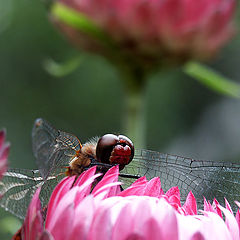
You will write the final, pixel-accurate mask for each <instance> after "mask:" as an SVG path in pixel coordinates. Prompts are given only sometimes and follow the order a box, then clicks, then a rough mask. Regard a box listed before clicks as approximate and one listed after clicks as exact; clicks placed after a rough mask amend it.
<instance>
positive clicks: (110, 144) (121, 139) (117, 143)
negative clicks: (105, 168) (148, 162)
mask: <svg viewBox="0 0 240 240" xmlns="http://www.w3.org/2000/svg"><path fill="white" fill-rule="evenodd" d="M96 156H97V160H98V161H99V162H102V163H107V164H119V169H120V170H122V169H123V168H124V166H125V165H127V164H129V163H130V162H131V161H132V159H133V156H134V146H133V143H132V141H131V140H130V139H129V138H128V137H126V136H124V135H118V136H117V135H114V134H105V135H104V136H102V137H101V138H99V140H98V143H97V148H96Z"/></svg>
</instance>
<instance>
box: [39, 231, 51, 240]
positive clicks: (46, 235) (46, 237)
mask: <svg viewBox="0 0 240 240" xmlns="http://www.w3.org/2000/svg"><path fill="white" fill-rule="evenodd" d="M39 240H54V238H53V236H52V235H51V234H50V233H49V232H48V231H46V230H45V231H44V232H43V233H42V235H41V237H40V239H39Z"/></svg>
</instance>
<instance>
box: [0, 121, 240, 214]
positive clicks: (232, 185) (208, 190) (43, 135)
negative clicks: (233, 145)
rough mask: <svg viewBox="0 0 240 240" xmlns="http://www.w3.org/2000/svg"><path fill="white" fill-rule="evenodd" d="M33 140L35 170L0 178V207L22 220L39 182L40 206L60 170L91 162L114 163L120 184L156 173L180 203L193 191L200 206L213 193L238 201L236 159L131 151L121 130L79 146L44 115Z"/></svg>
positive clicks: (74, 171)
mask: <svg viewBox="0 0 240 240" xmlns="http://www.w3.org/2000/svg"><path fill="white" fill-rule="evenodd" d="M109 137H110V138H109ZM32 145H33V153H34V155H35V158H36V163H37V165H38V169H37V170H29V169H11V168H10V169H8V171H7V172H6V173H5V174H4V177H3V178H2V179H1V180H0V195H1V196H2V197H1V199H0V206H1V207H2V208H4V209H5V210H7V211H9V212H11V213H12V214H14V215H15V216H17V217H19V218H21V219H24V217H25V215H26V211H27V208H28V205H29V203H30V201H31V198H32V196H33V194H34V193H35V191H36V190H37V189H38V188H39V187H41V192H40V200H41V203H42V206H46V205H47V203H48V200H49V198H50V195H51V192H52V191H53V189H54V187H55V186H56V185H57V183H58V182H59V181H60V180H61V179H62V178H63V177H64V176H65V175H68V176H72V175H79V174H81V172H83V171H84V170H86V169H88V168H90V167H91V166H94V165H96V166H97V169H98V171H99V172H102V173H105V172H106V171H107V170H108V169H109V168H110V167H112V166H113V165H116V164H118V165H119V169H120V170H121V171H120V175H119V178H120V181H121V182H123V188H126V187H128V186H130V184H131V183H133V182H134V181H135V180H136V179H137V178H139V177H141V176H146V177H147V179H151V178H153V177H160V180H161V186H162V188H163V190H164V191H165V192H166V191H167V190H168V189H170V188H171V187H174V186H178V187H179V190H180V194H181V200H182V201H183V202H184V200H185V199H186V197H187V195H188V193H189V192H190V191H192V192H193V194H194V196H195V198H196V200H197V204H198V207H199V208H201V206H203V198H204V197H205V198H206V199H207V200H209V201H212V200H213V199H214V198H216V199H217V200H218V201H219V203H220V204H223V205H224V198H227V200H228V201H229V202H230V204H231V206H232V207H233V210H234V211H236V209H237V206H236V205H235V204H234V201H235V200H236V201H240V164H236V163H230V162H213V161H205V160H195V159H192V158H187V157H181V156H177V155H171V154H166V153H160V152H156V151H150V150H143V149H137V150H134V146H133V144H132V142H131V140H130V139H129V138H127V137H125V136H123V135H119V136H116V135H113V134H107V135H104V136H103V137H101V138H94V139H91V140H90V141H88V142H87V143H85V144H84V145H81V143H80V141H79V139H78V138H77V137H76V136H74V135H72V134H69V133H66V132H64V131H60V130H56V129H55V128H54V127H52V125H51V124H49V123H48V122H47V121H46V120H44V119H37V120H36V121H35V123H34V126H33V130H32ZM63 170H64V172H63Z"/></svg>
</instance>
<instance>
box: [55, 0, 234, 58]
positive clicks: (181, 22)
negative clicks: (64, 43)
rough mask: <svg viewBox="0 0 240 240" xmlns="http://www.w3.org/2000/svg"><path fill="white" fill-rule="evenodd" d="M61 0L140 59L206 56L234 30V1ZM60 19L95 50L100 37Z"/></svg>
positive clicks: (81, 42)
mask: <svg viewBox="0 0 240 240" xmlns="http://www.w3.org/2000/svg"><path fill="white" fill-rule="evenodd" d="M58 1H59V2H61V3H63V4H65V5H67V6H68V7H70V8H72V9H74V10H76V11H77V12H79V13H81V14H84V15H86V16H87V17H88V18H89V19H90V20H91V21H93V22H94V23H95V24H96V25H97V26H98V27H99V28H100V29H102V30H103V31H105V32H106V33H107V34H108V35H109V36H110V37H111V38H112V39H113V41H114V42H115V43H116V45H117V46H120V49H121V51H124V52H125V54H126V53H127V54H129V56H135V57H138V58H139V57H140V58H141V59H140V60H139V61H141V60H143V58H146V59H145V61H146V62H152V60H154V61H156V60H157V61H165V62H166V61H168V60H173V59H175V60H178V61H181V62H183V61H185V60H188V59H189V58H190V59H191V58H195V59H206V58H209V57H211V56H212V55H214V54H215V53H216V52H217V51H218V50H219V49H220V48H221V47H222V46H223V45H224V44H225V43H226V42H227V41H228V40H229V39H230V38H231V37H232V35H233V32H234V27H233V22H232V18H233V11H234V8H235V4H236V3H235V0H198V1H196V0H131V1H129V0H117V1H116V0H92V1H89V0H81V1H78V0H58ZM55 19H56V20H59V19H58V17H57V16H55ZM59 24H60V26H61V29H62V30H63V31H64V32H65V33H66V34H67V35H68V36H69V37H70V38H71V40H72V41H74V42H75V43H76V44H77V45H79V46H81V47H83V48H87V49H91V50H93V51H96V45H98V44H97V39H92V40H91V37H90V36H87V35H86V34H83V32H81V31H80V30H76V29H73V28H70V27H69V26H67V25H66V24H65V23H63V22H61V21H60V20H59ZM105 51H106V50H105Z"/></svg>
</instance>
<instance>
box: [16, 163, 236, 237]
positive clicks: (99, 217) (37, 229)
mask: <svg viewBox="0 0 240 240" xmlns="http://www.w3.org/2000/svg"><path fill="white" fill-rule="evenodd" d="M95 171H96V168H91V169H89V170H88V171H86V172H84V173H83V174H82V175H81V176H80V177H79V178H78V179H77V181H76V182H75V183H74V181H75V177H68V178H65V179H63V180H62V181H61V182H60V183H59V184H58V185H57V187H56V188H55V190H54V191H53V193H52V195H51V198H50V201H49V204H48V210H47V215H46V222H45V227H43V220H42V217H41V214H40V213H41V208H40V202H39V199H38V195H39V192H40V190H38V191H37V192H36V194H35V196H34V198H33V200H32V202H31V204H30V206H29V209H28V213H27V216H26V219H25V222H24V225H23V228H22V231H21V233H20V234H21V237H22V239H25V240H33V239H34V240H43V239H44V240H47V239H48V240H68V239H69V240H70V239H71V240H75V239H76V240H77V239H88V240H95V239H98V240H101V239H104V240H107V239H111V240H127V239H128V240H129V239H141V240H142V239H163V240H164V239H166V240H169V239H171V240H174V239H184V240H187V239H192V240H193V239H199V240H200V239H211V240H212V239H218V240H220V239H224V240H227V239H229V240H230V239H239V223H240V221H239V219H240V218H239V211H238V213H237V216H236V218H235V217H234V215H233V213H232V212H231V209H230V206H229V204H228V203H227V206H226V208H223V207H222V206H220V205H219V204H217V202H215V204H217V205H216V206H217V210H216V208H213V206H212V205H210V204H209V203H208V202H207V201H205V209H204V211H203V212H202V213H203V214H202V215H199V214H197V208H196V200H195V198H194V196H193V194H192V193H189V196H188V198H187V200H186V203H185V204H184V206H181V204H180V196H179V191H178V188H172V189H170V190H169V191H168V192H167V193H166V194H164V193H163V191H162V189H161V183H160V180H159V179H158V178H154V179H152V180H150V181H147V180H146V178H144V177H143V178H141V179H139V180H137V181H136V182H135V183H134V184H133V185H132V186H131V187H130V188H127V189H126V190H124V191H122V192H121V191H120V187H119V184H120V183H119V182H117V179H118V168H117V167H113V168H112V169H110V170H109V171H108V172H107V173H106V174H105V176H104V177H103V179H102V180H101V181H100V182H99V183H98V184H96V185H95V186H94V187H92V183H93V182H94V181H95V180H96V178H97V177H99V174H95ZM73 183H74V186H73V187H72V185H73ZM219 211H220V212H221V213H220V212H219ZM222 212H223V214H224V216H225V222H224V220H223V218H222V215H221V214H222Z"/></svg>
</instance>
